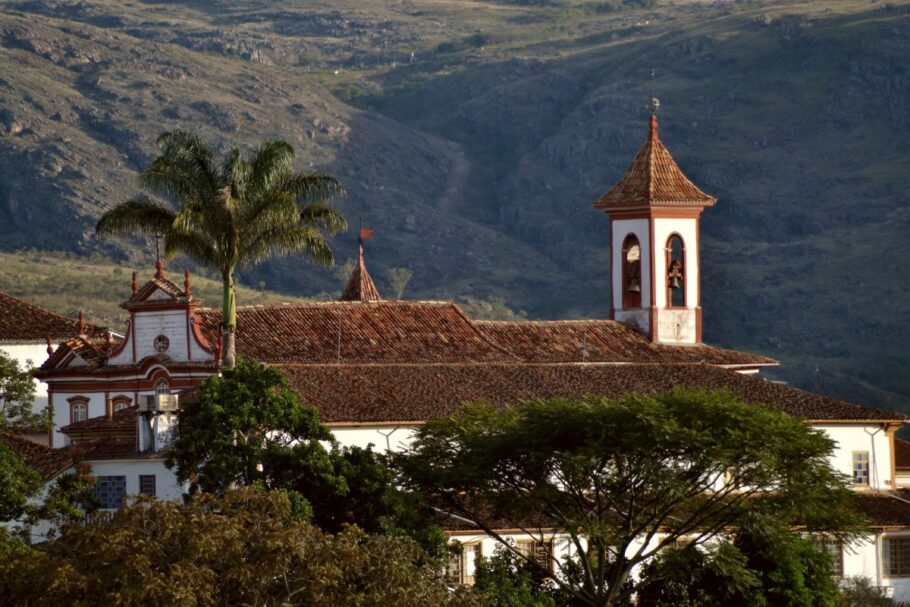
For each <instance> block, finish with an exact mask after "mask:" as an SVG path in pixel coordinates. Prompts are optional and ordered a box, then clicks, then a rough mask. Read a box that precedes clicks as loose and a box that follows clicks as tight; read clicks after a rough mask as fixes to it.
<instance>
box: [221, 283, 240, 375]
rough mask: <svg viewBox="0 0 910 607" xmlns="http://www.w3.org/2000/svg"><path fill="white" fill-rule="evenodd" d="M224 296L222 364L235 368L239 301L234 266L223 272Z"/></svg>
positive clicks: (222, 305) (222, 311)
mask: <svg viewBox="0 0 910 607" xmlns="http://www.w3.org/2000/svg"><path fill="white" fill-rule="evenodd" d="M221 276H222V284H223V286H224V298H223V300H222V302H221V364H222V366H224V367H226V368H228V369H233V368H234V364H235V363H236V362H237V348H236V345H235V344H234V330H235V329H236V328H237V301H236V299H235V298H234V268H228V270H227V271H226V272H223V273H222V275H221Z"/></svg>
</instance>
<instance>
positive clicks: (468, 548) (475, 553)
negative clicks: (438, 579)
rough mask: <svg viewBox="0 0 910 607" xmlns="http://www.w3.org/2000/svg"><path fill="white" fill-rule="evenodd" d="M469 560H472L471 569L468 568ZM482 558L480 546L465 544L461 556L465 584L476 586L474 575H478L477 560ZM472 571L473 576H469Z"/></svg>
mask: <svg viewBox="0 0 910 607" xmlns="http://www.w3.org/2000/svg"><path fill="white" fill-rule="evenodd" d="M468 558H470V559H471V565H470V569H469V568H468ZM479 558H480V544H465V547H464V552H463V553H462V555H461V559H462V560H461V570H462V571H463V572H464V575H463V576H462V579H463V580H464V583H465V584H468V585H472V586H473V585H474V575H476V573H477V559H479ZM468 571H471V575H468Z"/></svg>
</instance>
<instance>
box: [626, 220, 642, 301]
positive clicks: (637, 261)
mask: <svg viewBox="0 0 910 607" xmlns="http://www.w3.org/2000/svg"><path fill="white" fill-rule="evenodd" d="M622 307H623V309H626V310H631V309H636V308H641V245H640V244H639V242H638V238H637V237H636V236H635V235H634V234H629V235H628V236H626V239H625V240H624V241H623V243H622Z"/></svg>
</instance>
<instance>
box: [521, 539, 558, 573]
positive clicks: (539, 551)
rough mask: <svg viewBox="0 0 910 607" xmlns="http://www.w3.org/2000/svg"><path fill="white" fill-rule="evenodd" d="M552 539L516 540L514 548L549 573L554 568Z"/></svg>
mask: <svg viewBox="0 0 910 607" xmlns="http://www.w3.org/2000/svg"><path fill="white" fill-rule="evenodd" d="M553 548H554V546H553V540H544V541H542V542H541V541H538V540H517V541H516V542H515V549H516V550H518V552H520V553H521V554H523V555H525V556H526V557H529V558H530V559H531V560H532V561H534V562H535V563H537V564H538V565H540V566H541V567H544V568H545V569H546V570H547V571H548V572H549V573H550V574H552V573H553V570H554V564H555V563H554V556H553Z"/></svg>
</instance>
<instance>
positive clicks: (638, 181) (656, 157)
mask: <svg viewBox="0 0 910 607" xmlns="http://www.w3.org/2000/svg"><path fill="white" fill-rule="evenodd" d="M715 202H717V199H716V198H714V197H713V196H709V195H708V194H705V193H704V192H702V191H701V190H700V189H698V187H697V186H696V185H695V184H694V183H692V182H691V181H689V178H688V177H686V176H685V175H684V174H683V172H682V171H681V170H680V168H679V165H677V164H676V161H675V160H673V157H672V156H671V155H670V151H669V150H667V148H666V146H664V144H663V142H661V140H660V137H658V135H657V116H651V129H650V134H649V135H648V141H647V142H645V144H644V145H643V146H642V147H641V149H640V150H638V154H637V155H636V156H635V160H633V161H632V166H631V167H629V170H628V171H626V174H625V175H624V176H623V178H622V179H621V180H620V181H619V183H617V184H616V185H615V186H613V188H612V189H611V190H610V191H609V192H607V193H606V194H604V195H603V196H601V197H600V198H599V199H598V200H596V201H595V202H594V206H595V207H597V208H598V209H605V210H610V209H617V208H619V209H624V208H639V207H650V206H671V207H673V206H686V207H691V206H702V207H709V206H713V205H714V203H715Z"/></svg>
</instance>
